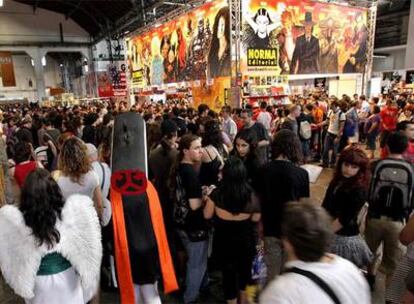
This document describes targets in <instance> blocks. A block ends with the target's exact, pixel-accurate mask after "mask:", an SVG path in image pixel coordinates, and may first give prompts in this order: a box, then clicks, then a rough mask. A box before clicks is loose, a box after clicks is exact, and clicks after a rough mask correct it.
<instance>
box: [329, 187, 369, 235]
mask: <svg viewBox="0 0 414 304" xmlns="http://www.w3.org/2000/svg"><path fill="white" fill-rule="evenodd" d="M366 200H367V191H366V189H364V188H362V187H351V186H350V185H348V184H339V185H332V184H330V185H329V187H328V189H327V190H326V194H325V198H324V200H323V203H322V207H324V208H325V210H326V211H328V213H329V214H330V215H331V216H332V218H333V219H338V220H339V223H340V224H341V225H342V228H341V229H340V230H338V231H337V232H336V234H338V235H343V236H355V235H359V225H358V214H359V211H360V210H361V208H362V206H364V204H365V202H366Z"/></svg>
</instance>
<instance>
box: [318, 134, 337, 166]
mask: <svg viewBox="0 0 414 304" xmlns="http://www.w3.org/2000/svg"><path fill="white" fill-rule="evenodd" d="M336 138H337V136H336V135H335V134H332V133H329V132H328V133H327V134H326V136H325V141H324V144H323V154H322V160H323V164H324V165H325V166H328V165H329V151H330V150H332V157H331V162H330V163H331V164H332V165H335V163H336V153H337V152H338V144H336V143H335V139H336Z"/></svg>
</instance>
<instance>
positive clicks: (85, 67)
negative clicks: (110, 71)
mask: <svg viewBox="0 0 414 304" xmlns="http://www.w3.org/2000/svg"><path fill="white" fill-rule="evenodd" d="M83 67H84V69H85V73H88V72H89V66H88V65H84V66H83Z"/></svg>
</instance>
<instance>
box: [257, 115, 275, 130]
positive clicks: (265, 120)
mask: <svg viewBox="0 0 414 304" xmlns="http://www.w3.org/2000/svg"><path fill="white" fill-rule="evenodd" d="M257 121H258V122H260V123H261V124H262V125H263V126H264V127H265V128H266V130H270V125H271V123H272V116H271V115H270V113H268V112H260V113H259V115H258V116H257Z"/></svg>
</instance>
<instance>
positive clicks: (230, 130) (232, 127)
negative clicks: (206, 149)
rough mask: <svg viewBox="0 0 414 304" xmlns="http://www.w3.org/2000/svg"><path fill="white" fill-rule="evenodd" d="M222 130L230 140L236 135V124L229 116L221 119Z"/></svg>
mask: <svg viewBox="0 0 414 304" xmlns="http://www.w3.org/2000/svg"><path fill="white" fill-rule="evenodd" d="M223 131H224V132H225V133H226V134H227V135H228V136H229V137H230V140H231V141H233V140H234V138H235V137H236V134H237V125H236V123H235V122H234V120H233V119H231V117H229V118H228V119H227V120H224V121H223Z"/></svg>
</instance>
